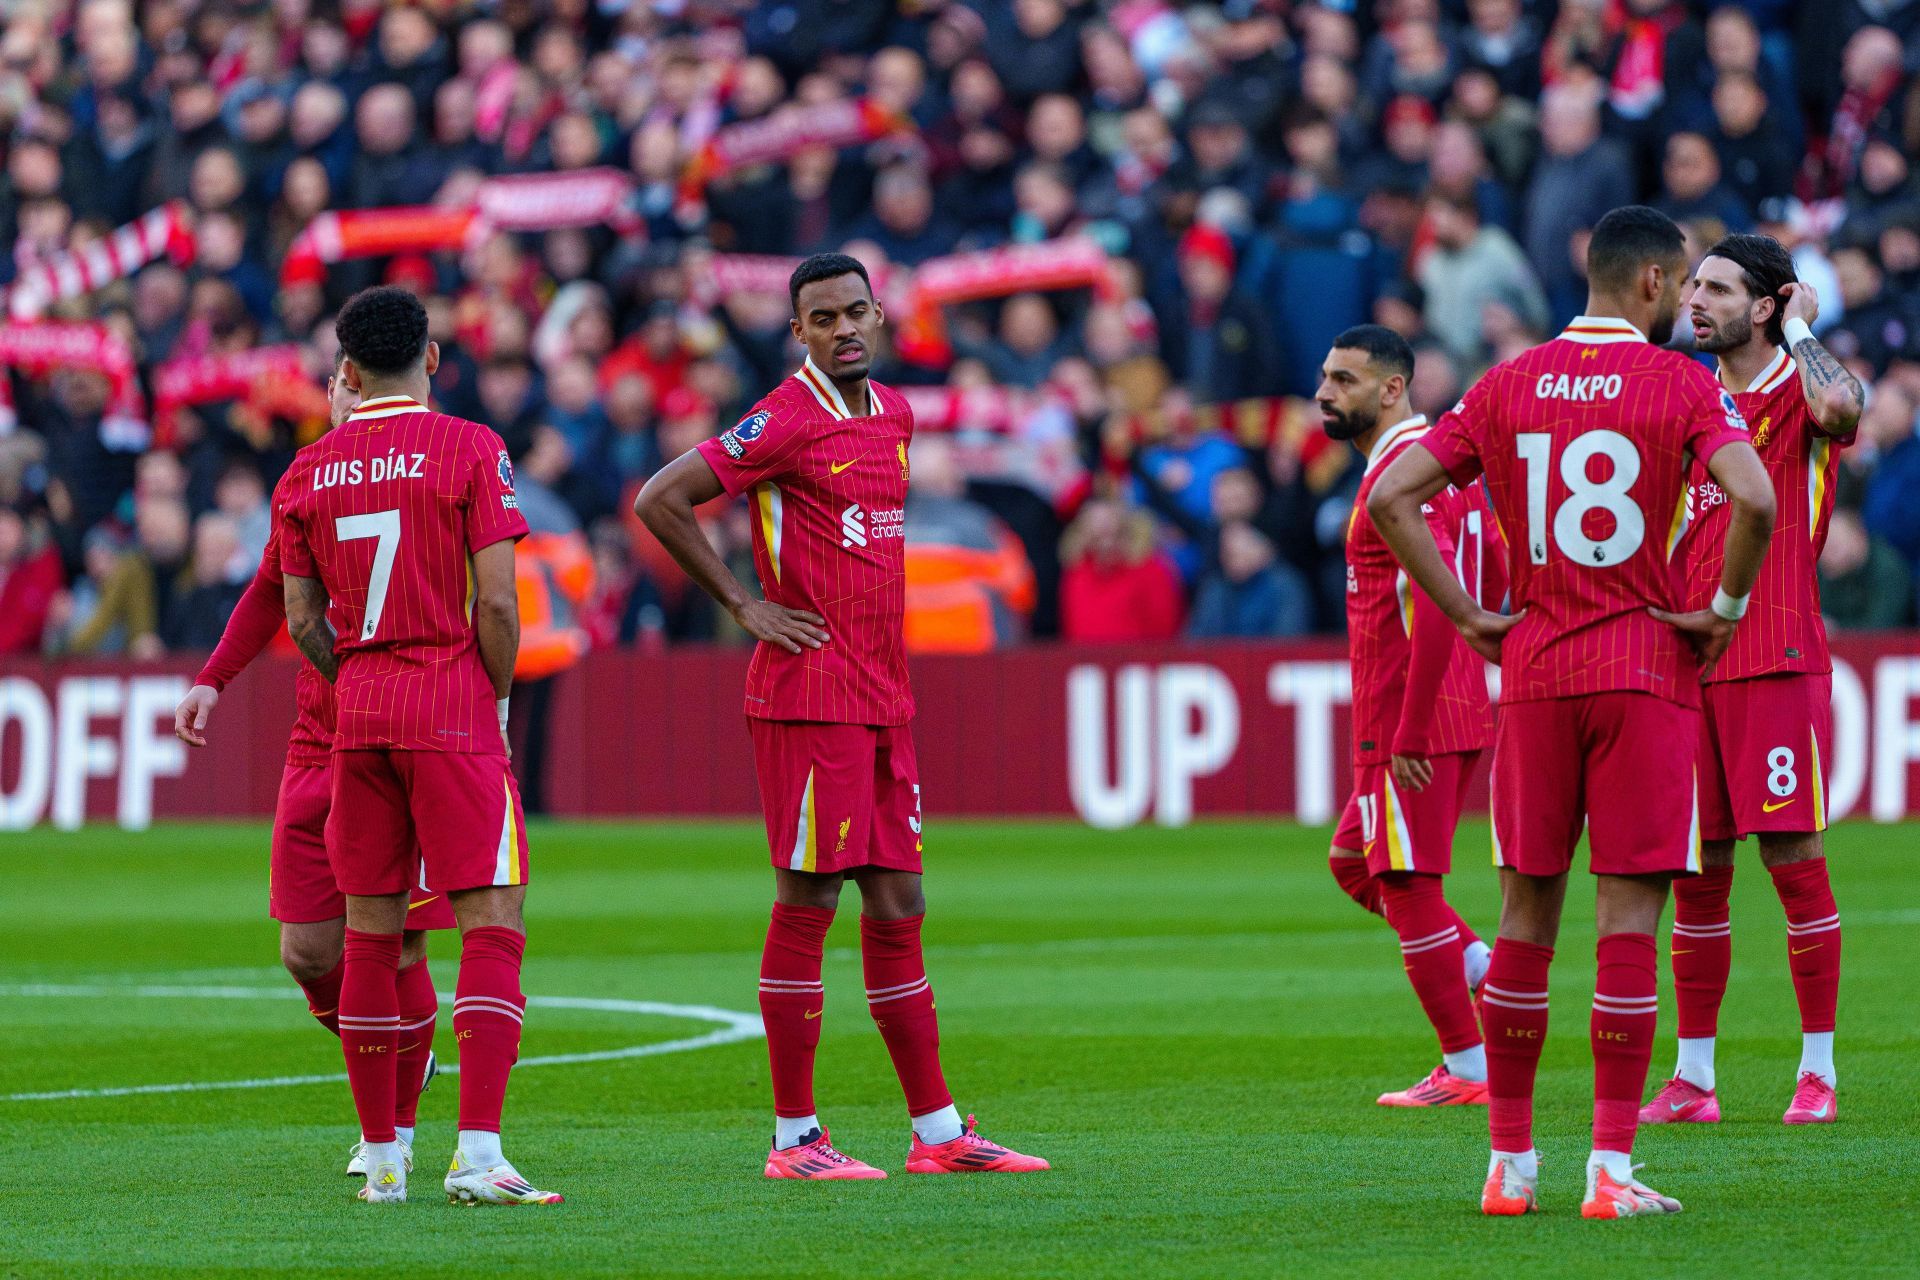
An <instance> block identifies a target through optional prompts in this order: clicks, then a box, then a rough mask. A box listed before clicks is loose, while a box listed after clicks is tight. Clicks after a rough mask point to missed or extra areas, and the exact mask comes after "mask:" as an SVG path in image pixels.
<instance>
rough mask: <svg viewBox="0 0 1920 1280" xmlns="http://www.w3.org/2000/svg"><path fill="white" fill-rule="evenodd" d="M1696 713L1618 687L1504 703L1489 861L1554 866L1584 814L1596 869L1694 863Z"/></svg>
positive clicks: (1540, 871) (1569, 847) (1569, 854)
mask: <svg viewBox="0 0 1920 1280" xmlns="http://www.w3.org/2000/svg"><path fill="white" fill-rule="evenodd" d="M1699 722H1700V713H1699V712H1698V711H1696V710H1694V709H1693V708H1692V707H1683V706H1681V705H1680V704H1679V703H1676V702H1668V701H1667V700H1666V699H1665V698H1659V697H1655V696H1654V695H1653V694H1650V693H1636V692H1632V691H1626V690H1622V691H1616V692H1612V693H1595V694H1588V695H1585V696H1583V697H1577V698H1545V699H1541V700H1540V701H1537V702H1515V703H1508V704H1505V705H1503V706H1502V707H1501V708H1500V720H1499V727H1498V729H1497V730H1496V731H1495V735H1494V747H1493V864H1494V865H1495V866H1496V867H1512V868H1513V869H1514V870H1515V871H1519V872H1522V873H1523V874H1526V875H1530V876H1554V875H1560V874H1562V873H1564V872H1565V871H1566V870H1567V869H1568V868H1569V867H1571V866H1572V865H1573V849H1574V846H1575V845H1577V844H1578V843H1579V842H1580V826H1581V822H1582V821H1583V820H1584V821H1585V823H1586V827H1587V843H1588V850H1589V852H1588V860H1589V867H1590V869H1591V870H1592V871H1593V873H1594V874H1595V875H1615V876H1625V875H1650V874H1654V873H1658V872H1685V871H1698V870H1699V869H1700V808H1699V802H1698V800H1697V799H1696V794H1695V793H1696V788H1695V786H1694V755H1695V752H1696V750H1697V747H1698V744H1699V741H1700V723H1699Z"/></svg>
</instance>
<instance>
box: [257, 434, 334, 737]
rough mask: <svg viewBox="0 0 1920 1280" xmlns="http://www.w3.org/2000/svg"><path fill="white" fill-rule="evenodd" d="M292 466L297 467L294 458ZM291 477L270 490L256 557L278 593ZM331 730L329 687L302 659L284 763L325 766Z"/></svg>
mask: <svg viewBox="0 0 1920 1280" xmlns="http://www.w3.org/2000/svg"><path fill="white" fill-rule="evenodd" d="M312 447H313V446H312V445H308V446H307V448H309V449H310V448H312ZM305 451H306V450H304V449H303V450H302V451H301V452H302V453H304V452H305ZM295 466H296V467H297V466H298V460H297V459H296V462H295ZM293 474H294V468H289V469H288V471H287V473H286V475H283V476H281V477H280V483H279V484H277V485H275V486H274V487H273V502H272V505H271V506H270V507H269V508H268V511H269V517H268V518H269V521H270V523H269V525H268V531H267V549H266V551H265V552H264V553H263V554H262V555H261V557H260V568H259V570H258V573H259V574H260V576H261V577H263V578H265V579H266V580H267V582H268V583H270V584H271V585H272V586H273V589H274V590H275V591H279V590H280V589H281V587H282V584H283V582H284V578H283V577H282V576H281V573H280V523H281V512H282V510H283V509H284V508H285V506H286V500H287V480H288V477H290V476H292V475H293ZM333 729H334V701H333V686H332V685H330V684H328V683H327V678H326V677H325V676H323V675H321V674H320V671H319V669H318V668H316V667H315V666H314V665H313V664H312V663H311V662H308V661H306V660H305V659H302V660H301V662H300V665H299V667H298V668H297V669H296V670H295V672H294V677H293V731H292V732H291V733H289V734H288V735H287V763H288V764H293V765H305V766H309V767H311V766H316V765H324V764H326V763H327V761H328V759H329V758H330V757H331V755H332V753H333Z"/></svg>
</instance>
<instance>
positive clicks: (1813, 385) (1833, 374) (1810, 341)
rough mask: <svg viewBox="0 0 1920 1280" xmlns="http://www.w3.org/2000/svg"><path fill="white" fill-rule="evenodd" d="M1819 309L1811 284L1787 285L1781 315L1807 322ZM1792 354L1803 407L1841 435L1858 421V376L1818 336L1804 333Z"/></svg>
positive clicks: (1861, 397)
mask: <svg viewBox="0 0 1920 1280" xmlns="http://www.w3.org/2000/svg"><path fill="white" fill-rule="evenodd" d="M1819 313H1820V299H1819V296H1818V295H1817V294H1815V293H1814V291H1813V286H1812V285H1807V284H1791V285H1788V286H1787V305H1786V308H1785V310H1784V311H1783V313H1782V314H1783V315H1784V316H1785V318H1786V319H1788V320H1800V321H1802V322H1804V323H1806V324H1809V325H1811V324H1812V323H1813V320H1814V317H1815V316H1817V315H1818V314H1819ZM1793 358H1794V360H1795V361H1796V362H1797V363H1798V364H1799V367H1800V389H1801V390H1802V391H1804V392H1805V393H1806V396H1807V407H1808V408H1809V409H1811V410H1812V411H1813V420H1814V421H1815V422H1816V423H1818V424H1819V426H1820V430H1821V431H1823V432H1825V433H1826V434H1827V435H1830V436H1844V435H1847V434H1848V433H1850V432H1851V431H1852V430H1853V429H1854V427H1855V426H1857V425H1858V424H1859V422H1860V413H1861V411H1862V410H1863V409H1864V408H1865V407H1866V401H1867V396H1866V392H1865V390H1863V389H1862V388H1861V386H1860V379H1858V378H1856V377H1854V376H1853V375H1852V374H1851V373H1849V372H1847V368H1846V366H1845V365H1843V364H1841V363H1840V361H1839V360H1838V359H1836V358H1835V357H1834V354H1833V352H1831V351H1829V350H1827V349H1826V347H1824V346H1822V345H1821V343H1820V340H1819V339H1818V338H1815V337H1813V336H1812V335H1808V336H1806V337H1803V338H1801V339H1800V341H1798V342H1796V343H1794V344H1793Z"/></svg>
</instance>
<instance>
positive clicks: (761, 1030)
mask: <svg viewBox="0 0 1920 1280" xmlns="http://www.w3.org/2000/svg"><path fill="white" fill-rule="evenodd" d="M4 996H20V997H36V996H38V997H52V998H65V997H74V998H88V997H107V998H112V997H116V996H134V997H138V998H142V999H155V1000H165V999H181V1000H300V999H304V998H305V997H304V994H303V993H302V992H299V991H296V990H293V989H291V988H284V987H224V986H222V987H186V986H141V987H118V986H109V985H81V984H61V983H28V984H24V985H18V986H0V997H4ZM453 999H454V998H453V996H452V995H450V994H446V993H442V994H441V996H440V1003H442V1004H452V1003H453ZM527 1003H528V1004H529V1005H531V1006H532V1007H534V1008H536V1009H588V1010H592V1011H594V1012H598V1013H632V1014H641V1015H650V1016H655V1017H662V1018H694V1019H698V1020H700V1021H703V1022H717V1023H720V1024H721V1025H720V1026H719V1027H717V1028H716V1029H715V1030H712V1031H709V1032H707V1033H706V1034H704V1035H698V1036H683V1037H681V1038H680V1039H678V1040H660V1041H656V1042H654V1043H652V1044H636V1045H629V1046H627V1047H626V1048H624V1049H601V1050H597V1051H595V1052H591V1053H552V1054H545V1055H543V1056H539V1057H532V1058H522V1059H520V1061H519V1062H518V1063H517V1064H516V1065H517V1066H520V1067H563V1066H572V1065H575V1064H578V1063H583V1062H618V1061H622V1060H624V1059H627V1058H650V1057H654V1056H656V1055H658V1054H663V1053H686V1052H688V1051H690V1050H693V1049H710V1048H713V1047H715V1046H717V1045H724V1044H736V1043H738V1042H739V1041H742V1040H752V1039H755V1038H757V1037H759V1036H763V1035H765V1034H766V1029H765V1027H764V1026H763V1025H762V1024H761V1022H760V1015H759V1014H756V1013H736V1012H735V1011H734V1010H732V1009H720V1008H716V1007H715V1006H713V1005H705V1004H667V1003H664V1002H661V1001H657V1000H619V999H608V998H599V997H593V996H528V997H527ZM440 1073H441V1074H442V1075H449V1076H452V1075H459V1074H460V1068H459V1067H458V1066H449V1067H442V1068H441V1069H440ZM346 1078H347V1077H346V1073H344V1072H341V1073H339V1074H335V1075H311V1076H263V1077H260V1078H258V1079H252V1080H188V1081H183V1082H181V1083H178V1084H140V1085H122V1086H119V1087H116V1088H108V1089H54V1090H47V1091H43V1092H36V1093H9V1094H0V1102H51V1101H57V1100H59V1099H63V1098H127V1097H133V1096H135V1095H138V1094H149V1093H206V1092H211V1091H213V1090H219V1089H282V1088H288V1087H292V1086H295V1085H307V1084H338V1083H340V1082H342V1081H344V1080H345V1079H346Z"/></svg>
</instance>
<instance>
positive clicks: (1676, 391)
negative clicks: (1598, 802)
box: [1421, 316, 1747, 706]
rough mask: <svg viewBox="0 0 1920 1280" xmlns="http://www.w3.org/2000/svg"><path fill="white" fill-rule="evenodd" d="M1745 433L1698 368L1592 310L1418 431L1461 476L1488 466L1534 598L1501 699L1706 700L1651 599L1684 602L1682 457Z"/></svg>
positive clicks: (1522, 601) (1515, 640)
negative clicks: (1610, 696)
mask: <svg viewBox="0 0 1920 1280" xmlns="http://www.w3.org/2000/svg"><path fill="white" fill-rule="evenodd" d="M1746 439H1747V426H1746V422H1745V421H1744V420H1743V419H1742V418H1741V416H1740V410H1739V408H1738V407H1737V406H1736V405H1735V404H1734V401H1733V397H1732V396H1731V395H1729V394H1727V393H1726V392H1725V391H1722V390H1721V388H1720V384H1719V383H1718V382H1716V381H1715V380H1714V377H1713V375H1712V374H1711V373H1709V372H1708V371H1707V370H1706V368H1705V366H1703V365H1701V364H1699V363H1697V362H1696V361H1694V360H1692V359H1690V358H1688V357H1687V356H1684V355H1681V354H1680V353H1678V352H1675V351H1667V350H1663V349H1661V348H1659V347H1655V346H1653V345H1652V344H1651V343H1649V342H1648V341H1647V340H1646V336H1645V335H1644V334H1642V333H1641V332H1640V331H1639V330H1638V329H1636V328H1634V326H1633V325H1631V324H1629V323H1627V322H1626V321H1625V320H1619V319H1614V318H1593V317H1588V316H1581V317H1579V318H1577V319H1575V320H1574V322H1573V323H1572V324H1571V325H1569V326H1568V327H1567V329H1566V331H1565V332H1563V333H1562V334H1560V336H1559V337H1557V338H1555V339H1553V340H1552V341H1550V342H1545V343H1542V344H1541V345H1540V346H1537V347H1535V348H1533V349H1532V350H1531V351H1527V352H1524V353H1523V354H1521V355H1518V356H1516V357H1514V358H1513V359H1511V360H1508V361H1505V362H1503V363H1501V364H1498V365H1495V366H1494V367H1493V368H1492V369H1490V370H1488V371H1487V374H1486V376H1485V377H1483V378H1481V379H1480V381H1479V382H1477V383H1475V384H1474V386H1473V388H1472V389H1471V390H1469V391H1468V392H1467V395H1466V398H1465V399H1464V400H1462V401H1461V402H1460V403H1459V404H1458V405H1456V406H1455V407H1454V409H1453V410H1452V411H1451V412H1450V413H1448V414H1447V415H1446V416H1445V417H1443V418H1441V420H1440V423H1439V425H1438V426H1437V427H1436V428H1435V429H1434V430H1433V431H1432V432H1430V433H1429V434H1428V436H1427V438H1426V439H1425V440H1423V441H1421V443H1422V444H1423V445H1424V446H1425V447H1426V448H1427V449H1429V450H1431V451H1432V453H1433V455H1434V456H1435V457H1436V458H1438V459H1439V460H1440V464H1441V465H1442V466H1443V467H1445V468H1446V469H1447V473H1448V474H1449V475H1450V476H1451V477H1452V478H1453V482H1454V483H1455V484H1456V485H1461V486H1465V485H1467V484H1470V483H1471V482H1472V481H1473V479H1474V478H1475V477H1476V476H1479V475H1481V474H1482V473H1484V474H1485V475H1486V478H1487V483H1488V488H1489V492H1490V496H1491V497H1492V499H1493V509H1494V511H1495V512H1496V513H1498V515H1499V518H1500V527H1501V528H1502V530H1504V532H1505V533H1506V536H1507V564H1508V568H1509V572H1510V576H1511V581H1512V593H1513V611H1514V612H1515V613H1519V612H1521V611H1523V610H1524V611H1525V617H1523V618H1522V619H1521V620H1520V622H1519V624H1518V625H1517V626H1515V627H1514V629H1513V630H1512V631H1510V632H1508V633H1507V638H1506V642H1505V645H1504V653H1503V656H1502V673H1501V675H1502V679H1501V697H1502V698H1503V699H1504V700H1506V701H1510V702H1524V701H1528V700H1531V699H1537V698H1564V697H1570V696H1576V695H1580V694H1590V693H1605V692H1610V691H1614V690H1637V691H1639V692H1643V693H1652V694H1657V695H1659V696H1660V697H1663V698H1667V699H1670V700H1672V701H1674V702H1679V703H1684V704H1686V705H1689V706H1694V705H1698V703H1699V699H1700V688H1699V685H1700V672H1699V664H1698V663H1697V662H1696V661H1695V660H1694V657H1693V651H1692V650H1691V649H1690V648H1688V646H1687V644H1686V642H1685V641H1683V640H1682V639H1681V636H1680V633H1679V632H1678V631H1676V630H1674V629H1673V628H1672V627H1670V626H1667V625H1666V624H1664V623H1661V622H1656V621H1655V620H1654V619H1653V618H1652V617H1651V616H1650V615H1649V614H1648V613H1647V609H1648V608H1649V607H1652V608H1659V609H1665V610H1668V611H1677V610H1678V609H1679V607H1680V593H1679V590H1678V584H1677V583H1676V582H1675V576H1676V575H1675V573H1674V570H1673V566H1672V564H1671V563H1670V561H1671V558H1672V555H1673V551H1674V547H1675V544H1676V543H1677V542H1678V540H1679V537H1680V534H1681V532H1682V531H1683V530H1684V528H1685V517H1686V493H1687V475H1688V458H1689V456H1691V457H1692V458H1694V459H1697V460H1698V461H1699V462H1701V463H1702V464H1704V463H1705V462H1706V461H1707V460H1708V459H1709V458H1711V457H1712V456H1713V455H1714V453H1715V452H1717V451H1718V450H1719V449H1720V448H1721V447H1722V446H1723V445H1727V444H1731V443H1733V442H1735V441H1744V440H1746Z"/></svg>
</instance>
